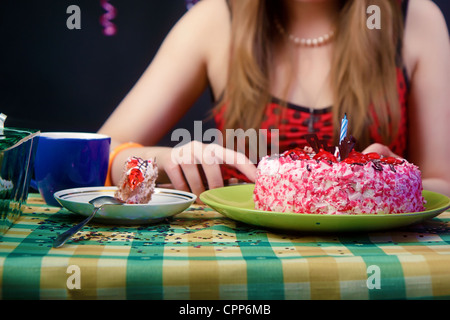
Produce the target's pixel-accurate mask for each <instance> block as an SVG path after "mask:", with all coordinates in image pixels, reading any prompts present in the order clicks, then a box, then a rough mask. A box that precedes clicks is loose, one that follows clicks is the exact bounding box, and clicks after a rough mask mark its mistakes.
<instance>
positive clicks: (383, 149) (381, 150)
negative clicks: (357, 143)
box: [362, 143, 400, 158]
mask: <svg viewBox="0 0 450 320" xmlns="http://www.w3.org/2000/svg"><path fill="white" fill-rule="evenodd" d="M369 152H376V153H378V154H380V155H382V156H384V157H394V158H400V156H398V155H397V154H395V153H393V152H392V151H391V149H389V147H387V146H385V145H383V144H381V143H373V144H371V145H370V146H368V147H367V148H366V149H364V150H363V152H362V153H369Z"/></svg>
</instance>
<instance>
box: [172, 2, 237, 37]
mask: <svg viewBox="0 0 450 320" xmlns="http://www.w3.org/2000/svg"><path fill="white" fill-rule="evenodd" d="M229 21H230V14H229V10H228V7H227V3H226V0H202V1H199V2H198V3H197V4H196V5H195V6H193V7H192V8H191V9H190V10H189V11H188V12H187V13H186V14H185V15H184V16H183V17H182V19H181V20H180V22H179V23H180V24H182V25H183V26H186V25H188V26H191V27H192V28H199V29H200V30H196V31H201V33H200V34H201V36H203V37H205V36H206V37H208V36H212V35H214V33H215V32H218V31H220V29H221V28H222V29H223V28H224V27H227V26H228V25H229Z"/></svg>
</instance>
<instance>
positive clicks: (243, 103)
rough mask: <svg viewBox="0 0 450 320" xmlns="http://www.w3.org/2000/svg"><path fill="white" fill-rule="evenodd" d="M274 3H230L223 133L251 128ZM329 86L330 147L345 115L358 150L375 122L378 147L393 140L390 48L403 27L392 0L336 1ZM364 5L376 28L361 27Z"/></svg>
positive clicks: (262, 87)
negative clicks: (377, 20)
mask: <svg viewBox="0 0 450 320" xmlns="http://www.w3.org/2000/svg"><path fill="white" fill-rule="evenodd" d="M281 3H282V1H280V0H251V1H250V0H247V1H234V2H233V3H232V11H231V14H232V23H231V32H232V37H231V39H232V40H231V53H230V63H229V69H228V82H227V87H226V89H225V91H224V94H223V96H222V101H221V103H219V104H218V106H219V107H220V106H223V105H226V110H225V115H224V116H225V119H224V123H225V125H224V127H225V128H243V129H249V128H259V126H260V124H261V121H262V119H263V116H264V111H265V106H266V104H267V103H268V102H269V99H270V97H271V95H270V91H269V88H270V81H269V78H270V77H269V72H270V63H271V58H272V54H273V53H272V51H271V48H272V47H273V46H271V44H274V43H275V41H276V40H277V37H280V34H279V33H278V32H277V29H276V27H275V25H274V20H275V17H283V11H282V8H281ZM341 3H342V5H341V10H340V13H339V19H338V25H337V30H336V31H337V32H336V39H335V42H334V49H333V50H334V52H333V58H332V62H331V71H330V83H331V87H332V90H333V99H334V104H333V108H332V110H333V125H334V136H335V142H336V137H338V135H339V132H338V130H339V128H340V120H341V119H342V116H343V115H344V114H345V113H347V114H348V115H351V116H350V117H349V133H351V134H352V135H353V136H354V137H356V138H357V139H358V141H359V146H360V147H364V146H367V145H368V144H369V143H370V137H369V130H368V127H369V126H370V125H371V124H372V121H373V116H376V118H377V119H378V124H379V131H380V133H381V136H382V138H383V142H384V143H385V144H388V143H389V142H390V141H391V140H392V139H393V138H394V137H395V136H396V131H397V129H398V125H397V124H398V123H399V121H400V106H399V100H398V93H397V86H396V75H397V73H396V67H397V64H398V59H397V58H398V57H397V53H398V51H397V46H398V44H399V43H400V42H401V39H402V35H403V23H402V17H401V10H400V5H399V1H397V0H343V1H341ZM369 5H377V6H378V7H379V8H380V11H381V29H369V28H368V27H367V25H366V22H367V18H368V15H367V13H366V10H367V8H368V6H369Z"/></svg>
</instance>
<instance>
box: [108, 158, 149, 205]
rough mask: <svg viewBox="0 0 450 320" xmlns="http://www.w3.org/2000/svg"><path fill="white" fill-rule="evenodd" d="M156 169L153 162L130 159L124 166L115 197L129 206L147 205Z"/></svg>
mask: <svg viewBox="0 0 450 320" xmlns="http://www.w3.org/2000/svg"><path fill="white" fill-rule="evenodd" d="M157 177H158V168H157V166H156V163H155V160H153V159H149V160H143V159H141V158H138V157H130V158H128V159H127V161H126V162H125V164H124V169H123V173H122V177H121V179H120V182H119V184H118V190H117V191H116V193H115V195H114V196H115V197H116V198H118V199H120V200H122V201H125V202H126V203H129V204H141V203H148V202H149V201H150V200H151V197H152V194H153V193H154V191H155V182H156V178H157Z"/></svg>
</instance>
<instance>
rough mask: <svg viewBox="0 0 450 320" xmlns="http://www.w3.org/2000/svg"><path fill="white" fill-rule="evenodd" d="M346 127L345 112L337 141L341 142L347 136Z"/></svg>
mask: <svg viewBox="0 0 450 320" xmlns="http://www.w3.org/2000/svg"><path fill="white" fill-rule="evenodd" d="M347 127H348V120H347V114H345V115H344V118H343V119H342V121H341V134H340V136H339V143H341V141H342V140H344V138H345V137H346V136H347Z"/></svg>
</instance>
